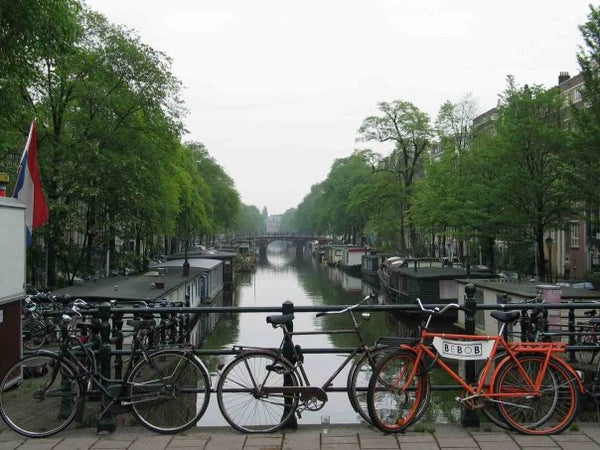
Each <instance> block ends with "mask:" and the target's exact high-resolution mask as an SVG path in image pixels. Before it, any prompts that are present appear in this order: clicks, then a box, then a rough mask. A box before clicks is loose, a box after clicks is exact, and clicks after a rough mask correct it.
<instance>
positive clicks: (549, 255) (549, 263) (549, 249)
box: [545, 236, 554, 282]
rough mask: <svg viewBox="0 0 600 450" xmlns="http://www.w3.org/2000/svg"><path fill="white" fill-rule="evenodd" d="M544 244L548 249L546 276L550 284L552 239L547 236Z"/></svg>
mask: <svg viewBox="0 0 600 450" xmlns="http://www.w3.org/2000/svg"><path fill="white" fill-rule="evenodd" d="M545 242H546V248H547V249H548V276H549V277H550V282H552V244H553V243H554V239H552V238H551V237H550V236H548V237H547V238H546V241H545Z"/></svg>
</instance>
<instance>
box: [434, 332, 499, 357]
mask: <svg viewBox="0 0 600 450" xmlns="http://www.w3.org/2000/svg"><path fill="white" fill-rule="evenodd" d="M493 343H494V341H491V340H486V341H454V340H450V339H444V338H441V337H435V338H433V346H434V347H435V349H436V350H437V351H438V353H439V354H440V355H441V356H442V357H444V358H450V359H465V360H478V359H487V358H488V357H489V356H490V354H491V351H492V347H493Z"/></svg>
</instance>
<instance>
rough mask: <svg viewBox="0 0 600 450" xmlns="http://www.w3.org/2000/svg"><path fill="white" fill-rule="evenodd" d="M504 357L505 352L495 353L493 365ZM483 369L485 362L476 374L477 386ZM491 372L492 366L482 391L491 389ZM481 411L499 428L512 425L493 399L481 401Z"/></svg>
mask: <svg viewBox="0 0 600 450" xmlns="http://www.w3.org/2000/svg"><path fill="white" fill-rule="evenodd" d="M505 357H506V353H500V354H498V355H496V357H495V358H494V366H497V365H498V364H499V363H500V361H502V360H503V359H504V358H505ZM484 369H485V364H484V365H482V366H481V367H480V368H479V373H478V375H477V385H478V386H479V383H480V382H481V378H482V377H483V370H484ZM493 372H494V369H493V367H492V368H491V369H490V372H489V373H488V376H487V378H488V379H487V380H486V381H485V383H484V385H483V386H484V389H483V391H484V392H490V391H491V386H490V383H491V378H492V375H493ZM481 412H482V413H483V414H484V415H485V416H486V417H487V418H488V419H489V421H490V422H492V423H493V424H495V425H497V426H499V427H500V428H504V429H505V430H511V429H512V427H511V426H510V425H508V424H507V423H506V422H505V421H504V418H503V417H502V416H501V415H500V413H499V412H498V407H497V406H496V402H495V401H492V400H487V401H485V402H484V403H483V406H482V407H481Z"/></svg>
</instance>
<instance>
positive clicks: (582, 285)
mask: <svg viewBox="0 0 600 450" xmlns="http://www.w3.org/2000/svg"><path fill="white" fill-rule="evenodd" d="M556 284H557V285H558V286H563V287H572V288H575V289H591V290H595V289H596V286H594V283H592V282H591V281H585V280H567V281H559V282H558V283H556Z"/></svg>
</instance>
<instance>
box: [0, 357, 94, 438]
mask: <svg viewBox="0 0 600 450" xmlns="http://www.w3.org/2000/svg"><path fill="white" fill-rule="evenodd" d="M42 389H43V391H42ZM82 405H83V394H82V387H81V384H80V383H79V382H78V381H77V378H76V377H75V369H74V368H73V367H71V366H70V365H69V364H68V363H66V361H65V360H62V361H61V360H60V359H59V358H58V357H57V356H56V355H54V354H49V353H46V354H44V353H40V354H36V355H30V356H26V357H24V358H22V359H21V360H20V361H18V362H17V363H16V364H14V365H13V366H12V367H11V368H10V369H8V371H7V372H6V374H5V375H4V378H3V379H2V384H1V385H0V414H1V415H2V418H3V419H4V421H5V422H6V424H7V425H8V426H9V427H10V428H12V429H13V430H14V431H16V432H17V433H19V434H21V435H23V436H27V437H33V438H38V437H47V436H51V435H53V434H55V433H58V432H59V431H61V430H63V429H65V428H66V427H67V426H68V425H69V424H70V423H71V422H72V421H73V419H74V418H75V416H76V415H77V413H78V412H81V411H82V409H81V407H82Z"/></svg>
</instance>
